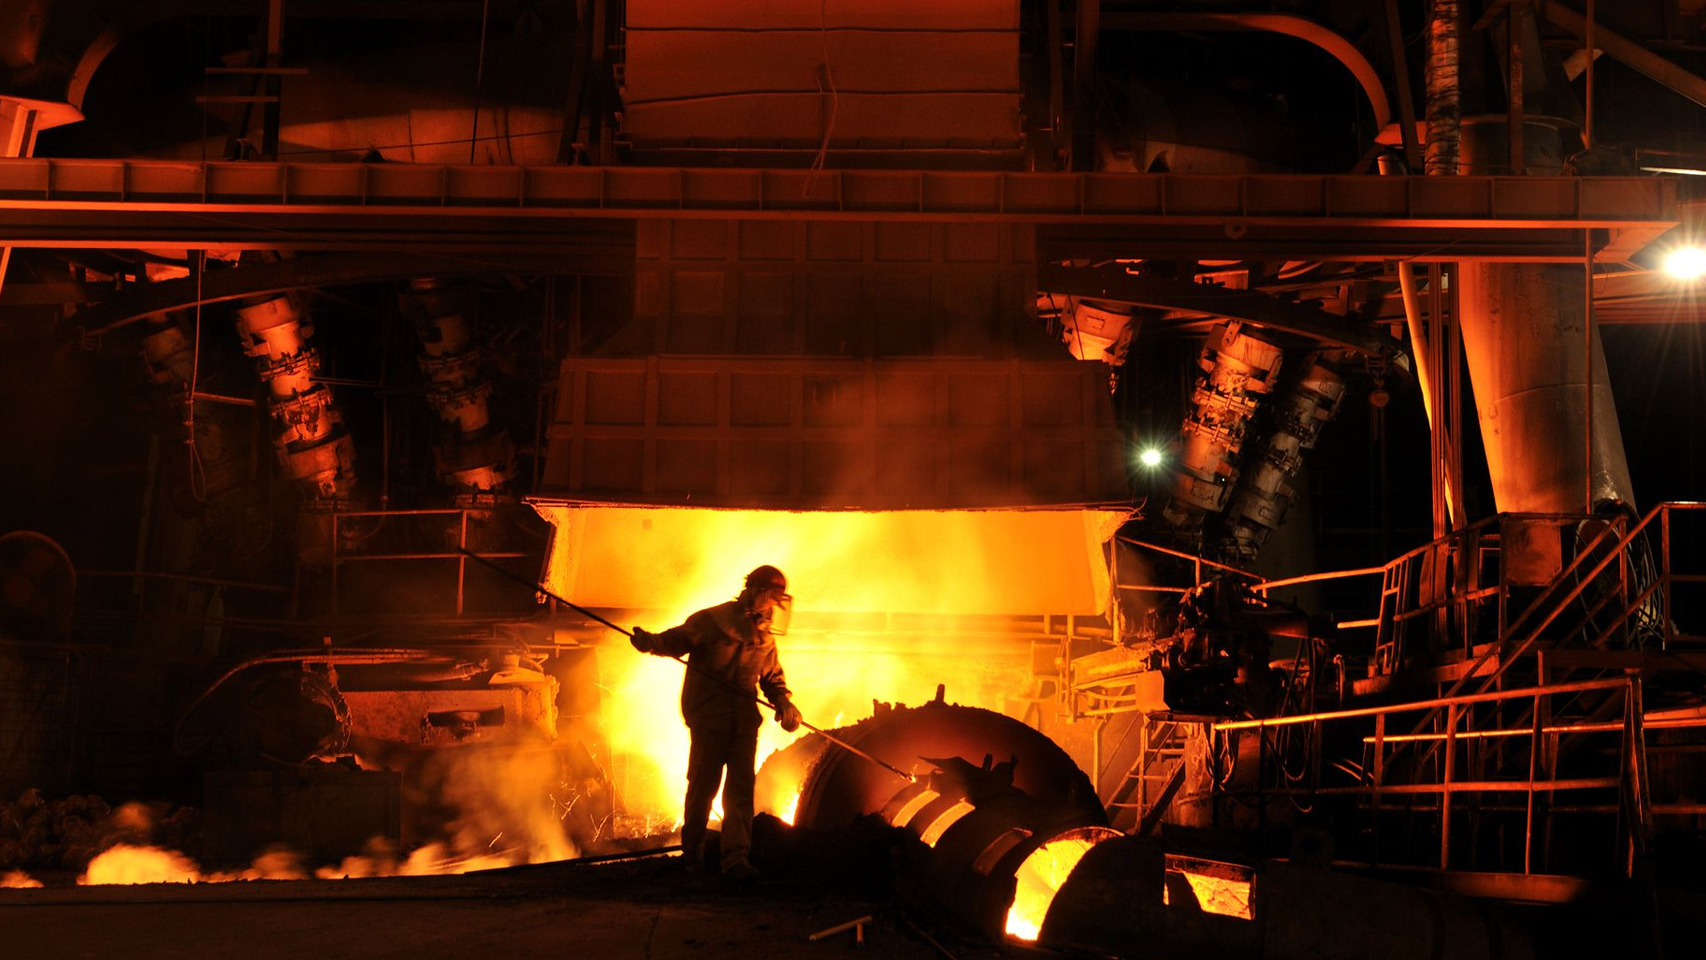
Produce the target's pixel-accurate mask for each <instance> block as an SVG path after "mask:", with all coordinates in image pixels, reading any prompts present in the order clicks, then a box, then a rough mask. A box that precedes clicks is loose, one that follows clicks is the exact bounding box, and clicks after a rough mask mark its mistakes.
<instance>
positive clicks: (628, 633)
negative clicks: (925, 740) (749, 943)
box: [457, 548, 918, 783]
mask: <svg viewBox="0 0 1706 960" xmlns="http://www.w3.org/2000/svg"><path fill="white" fill-rule="evenodd" d="M457 552H459V553H461V554H462V555H463V556H465V557H467V558H468V559H470V560H473V561H475V562H476V563H479V564H481V565H482V566H485V567H489V568H490V569H492V570H495V571H497V572H498V573H501V574H503V575H504V576H506V577H508V578H510V579H511V580H514V581H515V582H516V583H520V584H524V585H526V586H530V587H532V588H533V589H535V590H537V591H539V592H540V593H542V594H544V595H545V596H547V597H550V598H551V599H552V600H555V601H557V602H558V603H560V604H562V605H563V606H565V607H568V608H569V609H570V610H573V611H575V612H576V613H579V614H581V615H582V616H586V617H590V618H591V619H593V620H596V621H598V622H599V623H602V624H604V625H605V626H607V627H609V628H610V629H612V630H615V631H616V632H617V633H620V634H622V635H623V636H625V637H632V636H633V635H634V631H632V630H629V629H627V628H625V627H620V626H617V625H616V624H614V623H612V622H610V621H609V620H607V619H605V618H604V617H601V616H599V615H598V614H596V613H593V612H592V611H591V610H588V609H587V608H585V607H583V606H581V605H580V604H578V603H575V602H574V601H572V600H568V599H566V598H564V597H561V596H558V595H557V594H555V593H553V592H551V591H550V590H548V589H546V588H545V586H544V585H543V584H541V583H539V582H538V581H537V580H529V579H527V578H526V577H523V576H522V575H521V574H519V573H516V572H514V571H512V570H507V569H505V568H503V567H500V566H498V565H497V564H495V563H492V562H491V561H490V560H487V559H486V558H485V557H482V556H480V555H479V554H477V553H475V552H474V551H472V550H466V549H462V548H458V550H457ZM670 659H671V660H674V661H675V662H677V663H679V664H681V665H682V666H684V667H686V668H687V669H689V670H691V671H693V672H694V673H697V674H699V675H700V676H702V677H705V678H706V679H709V680H714V681H716V682H717V683H720V684H722V685H723V686H725V687H727V688H728V689H730V690H733V691H734V692H736V693H738V694H740V695H741V696H743V697H745V698H747V699H748V700H751V701H753V702H754V703H756V704H758V705H759V706H761V707H765V708H767V709H770V710H776V709H778V708H777V706H776V705H775V704H773V703H771V702H770V701H768V700H766V699H764V698H763V697H761V696H759V695H757V694H755V693H753V692H751V691H749V690H743V689H741V688H740V687H737V686H735V685H734V684H732V683H730V682H728V681H727V680H724V679H723V678H722V677H719V676H717V675H716V674H714V673H711V672H710V671H707V670H705V669H703V668H700V667H696V666H694V665H693V664H691V663H688V662H687V658H686V657H676V656H671V657H670ZM800 726H802V727H805V728H806V729H807V730H810V731H811V732H813V733H815V734H817V735H818V736H820V737H822V738H824V739H825V740H828V741H829V742H830V743H833V744H835V745H836V746H838V747H840V748H841V749H843V750H846V751H847V752H848V753H851V754H853V755H854V756H856V757H863V758H864V759H866V760H869V761H871V762H872V763H874V764H876V765H877V766H879V767H882V768H883V769H884V770H887V771H888V772H890V773H892V774H894V775H895V776H897V777H900V778H902V779H904V780H906V781H907V782H909V783H910V782H914V781H916V780H917V779H918V778H917V777H914V776H913V775H912V774H910V773H907V772H906V771H905V770H902V769H901V768H899V767H897V766H895V765H894V764H892V763H888V762H886V761H883V760H878V759H877V758H876V757H873V756H871V755H870V754H868V753H866V752H865V751H863V750H861V749H859V748H858V747H855V746H854V745H852V744H851V743H848V742H847V741H845V740H843V739H841V738H840V737H837V736H836V735H834V734H832V733H830V732H829V731H827V730H825V729H823V728H822V727H818V726H814V725H813V724H811V723H809V722H807V721H806V720H805V718H803V717H802V718H801V719H800Z"/></svg>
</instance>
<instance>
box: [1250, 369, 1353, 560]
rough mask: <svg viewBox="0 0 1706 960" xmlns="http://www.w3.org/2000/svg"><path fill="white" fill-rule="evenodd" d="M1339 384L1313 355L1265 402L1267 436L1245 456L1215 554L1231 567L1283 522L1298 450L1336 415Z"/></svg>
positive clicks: (1305, 447) (1299, 455) (1311, 442)
mask: <svg viewBox="0 0 1706 960" xmlns="http://www.w3.org/2000/svg"><path fill="white" fill-rule="evenodd" d="M1345 386H1346V384H1345V379H1344V377H1342V376H1340V375H1339V372H1338V371H1337V370H1335V369H1333V368H1332V366H1330V365H1329V364H1328V363H1327V362H1326V361H1325V360H1324V359H1322V358H1321V357H1319V356H1317V357H1315V358H1314V359H1313V360H1312V361H1311V362H1310V363H1309V367H1308V370H1307V372H1306V373H1304V375H1303V376H1302V377H1301V378H1299V379H1297V380H1295V381H1293V382H1291V383H1290V384H1289V385H1288V386H1287V387H1286V388H1285V390H1284V391H1283V392H1282V393H1281V394H1280V396H1278V397H1276V398H1275V399H1274V400H1272V401H1270V402H1271V403H1272V404H1274V409H1275V417H1274V421H1273V431H1272V432H1271V433H1269V434H1268V435H1267V436H1265V437H1263V438H1262V441H1261V442H1260V443H1259V444H1257V445H1256V446H1254V447H1253V448H1251V449H1250V450H1249V451H1248V452H1246V454H1245V467H1244V470H1243V472H1242V474H1241V475H1240V476H1239V478H1238V487H1237V489H1236V490H1234V491H1233V493H1232V502H1231V505H1230V506H1228V507H1227V510H1226V526H1227V530H1226V536H1225V542H1224V546H1223V549H1222V550H1221V555H1222V556H1225V557H1230V558H1233V560H1234V561H1235V562H1240V561H1241V562H1247V561H1250V560H1253V559H1255V557H1256V554H1257V553H1258V552H1259V551H1260V550H1261V548H1262V543H1263V541H1265V540H1266V539H1267V538H1268V534H1269V533H1270V532H1272V531H1273V530H1277V529H1278V528H1279V525H1280V524H1281V523H1282V522H1283V521H1284V520H1285V514H1286V511H1287V509H1289V508H1290V506H1291V501H1292V497H1293V496H1294V494H1295V491H1293V490H1292V488H1291V479H1292V478H1293V477H1294V476H1296V475H1297V471H1298V470H1299V469H1300V468H1301V467H1302V466H1303V451H1305V450H1309V449H1311V448H1313V447H1314V446H1315V441H1316V439H1318V438H1319V437H1320V436H1321V428H1322V427H1323V426H1325V425H1326V423H1327V421H1328V420H1330V419H1332V417H1333V414H1335V413H1337V412H1338V409H1339V401H1340V400H1343V399H1344V396H1345Z"/></svg>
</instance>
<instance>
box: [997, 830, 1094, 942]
mask: <svg viewBox="0 0 1706 960" xmlns="http://www.w3.org/2000/svg"><path fill="white" fill-rule="evenodd" d="M1110 836H1118V834H1117V833H1115V832H1113V831H1105V832H1104V831H1093V832H1092V831H1083V830H1074V831H1071V832H1069V833H1065V834H1062V835H1061V836H1058V837H1056V838H1054V839H1053V840H1050V841H1049V842H1047V843H1045V844H1043V845H1042V846H1040V847H1038V848H1037V849H1036V850H1034V851H1032V852H1031V855H1030V856H1028V857H1026V858H1025V862H1024V863H1022V864H1020V865H1019V869H1018V871H1017V872H1016V873H1014V874H1013V879H1014V881H1015V885H1014V888H1013V905H1012V906H1011V907H1009V908H1008V909H1007V935H1008V936H1010V937H1012V938H1013V939H1015V940H1027V941H1034V940H1036V939H1037V936H1038V935H1039V934H1040V933H1041V932H1042V928H1043V919H1044V918H1045V917H1047V916H1048V908H1049V905H1050V904H1052V903H1054V895H1055V894H1057V893H1059V892H1060V888H1061V886H1062V885H1064V884H1065V883H1066V878H1067V877H1069V876H1071V875H1072V870H1073V868H1074V867H1076V866H1078V861H1080V860H1082V859H1084V855H1085V854H1086V853H1089V852H1090V848H1091V847H1093V846H1095V845H1096V844H1098V843H1101V842H1102V841H1103V840H1106V839H1108V838H1109V837H1110Z"/></svg>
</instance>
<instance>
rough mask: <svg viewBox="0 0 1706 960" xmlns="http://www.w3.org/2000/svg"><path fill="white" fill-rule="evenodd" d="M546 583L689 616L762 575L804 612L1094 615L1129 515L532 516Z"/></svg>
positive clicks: (556, 508)
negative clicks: (774, 575)
mask: <svg viewBox="0 0 1706 960" xmlns="http://www.w3.org/2000/svg"><path fill="white" fill-rule="evenodd" d="M535 508H536V509H537V510H538V511H539V513H540V515H541V516H543V517H544V518H545V519H546V520H548V521H550V522H551V524H552V525H553V526H554V527H555V528H556V534H555V536H554V537H553V539H552V543H551V550H550V555H549V557H548V558H547V561H546V573H545V578H546V585H547V586H549V587H550V588H551V590H552V591H554V592H555V593H557V594H559V595H561V596H564V597H567V598H569V599H570V600H573V601H574V602H576V603H579V604H582V605H584V606H589V607H599V608H615V609H627V610H671V611H676V612H680V613H683V614H685V613H688V612H691V611H693V610H697V609H699V608H701V607H706V606H710V605H711V604H714V603H720V602H722V601H723V600H726V599H728V598H729V596H730V595H731V594H732V593H733V592H734V591H735V590H736V589H738V587H739V585H740V578H741V576H742V575H744V574H745V573H746V572H747V571H748V570H751V569H752V568H754V567H757V566H759V565H760V564H766V563H768V564H774V565H775V566H778V567H781V568H782V570H784V571H785V572H786V573H787V574H788V580H789V583H790V585H791V589H792V592H793V593H794V595H795V596H796V597H798V598H799V611H800V614H801V617H802V618H804V617H809V616H810V615H811V614H813V613H929V614H955V615H973V616H975V615H1002V614H1005V615H1030V614H1039V613H1054V614H1067V613H1072V614H1097V613H1101V612H1102V611H1103V610H1105V609H1106V608H1107V603H1108V593H1109V590H1110V583H1109V579H1108V568H1107V563H1106V561H1105V560H1104V559H1103V556H1102V547H1103V544H1105V543H1107V542H1108V540H1109V539H1110V538H1111V537H1112V536H1113V535H1114V532H1115V531H1116V530H1117V529H1118V528H1119V525H1120V523H1121V522H1123V521H1124V520H1125V518H1126V516H1127V515H1128V513H1129V511H1126V510H1091V509H1086V510H1078V509H1072V510H951V511H950V510H892V511H871V512H863V511H816V512H809V513H805V512H802V513H792V512H788V511H780V510H700V509H687V508H678V507H667V508H655V507H594V506H570V505H549V504H536V505H535Z"/></svg>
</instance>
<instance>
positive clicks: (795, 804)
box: [776, 789, 801, 827]
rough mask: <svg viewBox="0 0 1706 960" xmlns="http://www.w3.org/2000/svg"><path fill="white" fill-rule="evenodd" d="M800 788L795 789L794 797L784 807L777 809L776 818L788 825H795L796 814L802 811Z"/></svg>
mask: <svg viewBox="0 0 1706 960" xmlns="http://www.w3.org/2000/svg"><path fill="white" fill-rule="evenodd" d="M800 793H801V791H800V790H797V789H796V790H795V791H794V797H793V799H791V800H789V801H788V802H787V803H786V804H785V805H783V807H782V809H780V810H778V811H776V819H778V820H780V821H782V822H783V823H785V824H787V825H788V826H790V827H791V826H793V825H794V815H795V814H797V813H799V812H800Z"/></svg>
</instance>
